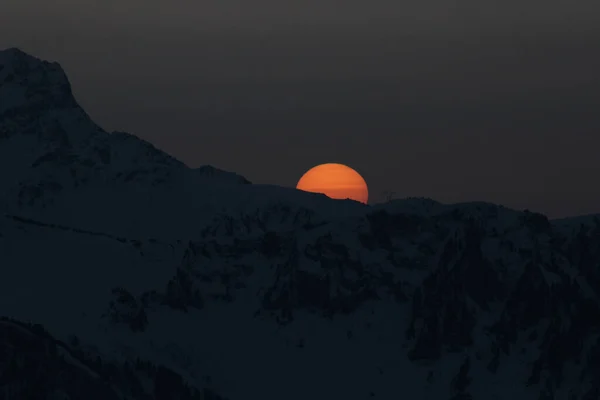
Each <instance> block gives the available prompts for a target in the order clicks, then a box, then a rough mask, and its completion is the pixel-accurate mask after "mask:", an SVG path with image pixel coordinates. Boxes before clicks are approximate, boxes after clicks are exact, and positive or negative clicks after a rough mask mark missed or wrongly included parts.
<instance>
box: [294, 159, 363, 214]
mask: <svg viewBox="0 0 600 400" xmlns="http://www.w3.org/2000/svg"><path fill="white" fill-rule="evenodd" d="M296 189H300V190H304V191H305V192H313V193H323V194H324V195H326V196H328V197H331V198H332V199H352V200H356V201H360V202H361V203H365V204H367V200H368V199H369V189H368V188H367V183H366V182H365V180H364V179H363V177H362V176H360V174H359V173H358V172H356V171H355V170H353V169H352V168H350V167H347V166H345V165H343V164H333V163H330V164H321V165H317V166H316V167H313V168H311V169H309V170H308V171H307V172H306V173H305V174H304V175H302V178H300V180H299V181H298V184H297V185H296Z"/></svg>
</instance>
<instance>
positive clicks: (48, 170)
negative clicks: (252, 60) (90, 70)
mask: <svg viewBox="0 0 600 400" xmlns="http://www.w3.org/2000/svg"><path fill="white" fill-rule="evenodd" d="M0 316H2V319H1V320H0V394H1V395H0V398H2V399H7V400H14V399H48V400H51V399H92V400H93V399H102V400H105V399H106V400H112V399H115V400H116V399H135V400H138V399H157V400H158V399H160V400H162V399H182V400H183V399H213V400H217V399H223V400H225V399H227V400H245V399H264V400H271V399H273V400H275V399H276V400H280V399H287V400H305V399H307V398H313V399H345V400H364V399H384V400H388V399H389V400H395V399H434V400H438V399H440V400H444V399H447V400H450V399H452V400H458V399H473V400H479V399H498V400H502V399H511V400H517V399H536V400H537V399H555V400H562V399H564V400H594V399H598V398H600V379H598V377H599V376H600V215H591V216H582V217H577V218H567V219H561V220H549V219H548V218H547V217H545V216H544V215H541V214H538V213H535V212H530V211H527V210H526V211H516V210H511V209H508V208H505V207H503V206H500V205H494V204H489V203H482V202H472V203H461V204H451V205H449V204H441V203H438V202H436V201H434V200H431V199H424V198H408V199H403V200H393V201H390V202H387V203H385V204H380V205H375V206H367V205H364V204H361V203H358V202H354V201H350V200H343V201H341V200H332V199H329V198H327V197H325V196H323V195H319V194H314V193H307V192H302V191H298V190H295V189H290V188H282V187H277V186H270V185H257V184H252V183H250V182H249V181H248V180H247V179H246V178H244V177H242V176H241V175H238V174H236V173H232V172H227V171H222V170H219V169H217V168H215V167H213V166H204V167H200V168H196V169H192V168H189V167H188V166H186V165H185V164H184V163H182V162H180V161H178V160H177V159H175V158H174V157H172V156H170V155H168V154H166V153H165V152H163V151H161V150H159V149H157V148H155V147H154V146H153V145H151V144H150V143H148V142H146V141H143V140H141V139H139V138H137V137H136V136H134V135H131V134H128V133H123V132H112V133H108V132H106V131H104V130H103V129H102V128H100V127H99V126H98V125H97V124H95V123H94V122H93V121H92V120H91V119H90V117H89V116H88V115H87V114H86V112H85V111H84V110H83V109H82V108H81V107H80V106H79V105H78V103H77V101H76V100H75V99H74V97H73V95H72V92H71V87H70V84H69V81H68V79H67V76H66V74H65V73H64V71H63V70H62V69H61V67H60V66H59V65H58V64H57V63H50V62H46V61H42V60H39V59H37V58H35V57H33V56H31V55H28V54H26V53H24V52H22V51H20V50H18V49H14V48H13V49H8V50H4V51H0Z"/></svg>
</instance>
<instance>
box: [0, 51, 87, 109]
mask: <svg viewBox="0 0 600 400" xmlns="http://www.w3.org/2000/svg"><path fill="white" fill-rule="evenodd" d="M0 98H1V99H2V101H1V102H0V116H3V117H10V116H14V115H17V114H22V113H27V114H33V113H35V114H38V113H40V111H43V110H47V109H60V108H75V107H78V106H77V102H76V101H75V99H74V97H73V94H72V92H71V85H70V83H69V80H68V78H67V75H66V74H65V72H64V71H63V69H62V67H61V66H60V65H59V64H58V63H56V62H48V61H42V60H40V59H38V58H36V57H34V56H31V55H29V54H27V53H25V52H23V51H22V50H19V49H18V48H15V47H13V48H9V49H7V50H3V51H0Z"/></svg>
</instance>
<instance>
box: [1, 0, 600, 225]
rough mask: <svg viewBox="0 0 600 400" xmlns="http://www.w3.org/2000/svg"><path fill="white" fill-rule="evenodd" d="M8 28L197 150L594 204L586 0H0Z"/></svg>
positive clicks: (79, 89)
mask: <svg viewBox="0 0 600 400" xmlns="http://www.w3.org/2000/svg"><path fill="white" fill-rule="evenodd" d="M12 46H17V47H20V48H22V49H23V50H25V51H27V52H29V53H32V54H33V55H36V56H38V57H41V58H45V59H49V60H55V61H58V62H60V63H61V64H62V66H63V68H64V69H65V70H66V71H67V74H68V75H69V77H70V80H71V83H72V85H73V90H74V92H75V95H76V97H77V99H78V100H79V102H80V103H81V104H82V106H83V107H84V108H85V109H86V110H87V111H88V112H89V114H90V115H91V116H92V118H94V119H95V120H96V122H98V123H99V124H100V125H101V126H103V127H104V128H105V129H107V130H125V131H128V132H131V133H133V134H136V135H138V136H140V137H142V138H144V139H146V140H149V141H150V142H152V143H154V144H155V145H156V146H157V147H160V148H162V149H163V150H165V151H167V152H169V153H171V154H173V155H174V156H176V157H177V158H179V159H181V160H182V161H184V162H186V163H187V164H188V165H190V166H192V167H196V166H199V165H203V164H212V165H214V166H216V167H219V168H223V169H227V170H232V171H235V172H238V173H241V174H243V175H245V176H246V177H247V178H248V179H250V180H252V181H253V182H257V183H272V184H278V185H283V186H294V185H295V184H296V182H297V180H298V179H299V178H300V176H301V175H302V174H303V172H305V171H306V170H307V169H309V168H311V167H312V166H314V165H316V164H319V163H325V162H340V163H344V164H347V165H349V166H351V167H353V168H355V169H356V170H358V171H359V172H360V173H361V174H362V175H363V176H364V178H365V179H366V181H367V183H368V184H369V189H370V195H371V196H370V200H371V201H372V202H378V201H380V200H382V199H383V196H382V193H383V192H384V191H387V190H390V191H394V192H396V196H397V197H406V196H425V197H432V198H434V199H436V200H439V201H442V202H455V201H470V200H485V201H492V202H495V203H500V204H504V205H506V206H509V207H515V208H529V209H532V210H536V211H540V212H544V213H547V214H548V215H550V216H551V217H561V216H570V215H577V214H585V213H595V212H600V184H598V177H599V176H600V156H599V155H598V153H599V151H600V73H599V72H598V71H600V2H599V1H597V0H504V1H493V2H492V1H490V0H457V1H446V0H410V1H398V0H369V1H366V0H364V1H357V0H344V1H334V0H286V1H281V0H253V1H250V0H203V1H197V0H185V1H184V0H169V1H167V0H143V1H142V0H119V1H117V0H105V1H102V2H100V1H96V0H58V1H53V2H48V1H42V0H3V1H2V6H1V12H0V48H5V47H12Z"/></svg>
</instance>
